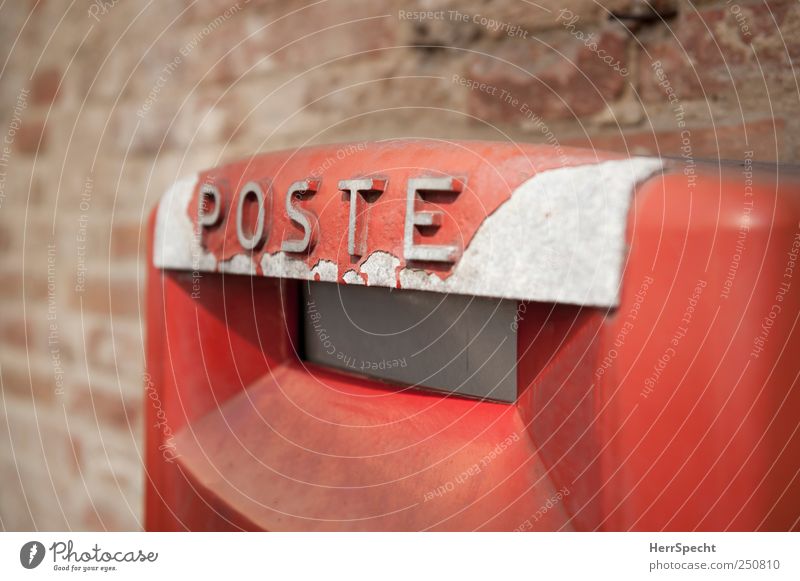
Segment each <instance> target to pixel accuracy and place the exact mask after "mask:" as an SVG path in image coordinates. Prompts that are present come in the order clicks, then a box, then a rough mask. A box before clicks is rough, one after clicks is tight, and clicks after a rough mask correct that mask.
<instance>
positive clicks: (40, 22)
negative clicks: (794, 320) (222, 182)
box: [0, 0, 800, 529]
mask: <svg viewBox="0 0 800 581" xmlns="http://www.w3.org/2000/svg"><path fill="white" fill-rule="evenodd" d="M656 3H657V4H658V5H659V10H660V11H661V12H660V14H661V16H659V15H654V14H653V13H652V12H650V11H648V10H646V9H645V7H643V5H642V4H641V3H639V2H635V1H633V0H612V1H608V0H604V1H597V2H595V1H592V0H559V1H555V0H538V2H536V3H533V2H527V1H522V0H508V1H506V2H489V1H485V2H483V1H479V0H465V1H461V2H457V1H455V0H428V1H425V2H422V1H420V2H417V3H412V2H408V3H407V2H403V1H399V2H393V1H389V0H373V1H363V2H359V1H355V0H353V1H347V0H328V1H325V2H321V3H317V4H314V5H311V6H309V7H307V8H304V4H305V3H304V2H299V1H295V2H286V1H283V2H281V1H278V0H274V1H264V0H252V1H250V2H245V1H244V0H240V2H239V3H238V4H236V3H234V2H221V1H216V0H213V1H200V2H194V3H193V2H189V1H186V2H178V1H175V2H152V3H151V2H144V1H141V2H136V1H133V0H117V1H116V2H114V1H112V0H105V2H103V1H101V0H95V1H94V2H87V3H75V5H73V6H72V7H71V8H69V9H68V10H67V6H68V3H65V2H56V1H55V0H39V1H38V2H34V1H27V2H23V1H18V2H6V3H5V4H3V6H2V8H0V66H2V69H0V99H1V100H2V103H3V108H2V110H1V111H2V124H1V125H0V133H2V137H0V139H2V143H0V188H1V189H0V250H1V251H2V254H0V276H2V279H1V280H2V284H0V377H1V378H2V400H1V401H0V406H1V409H2V411H0V424H2V425H0V526H2V528H4V529H31V528H39V529H43V528H44V529H95V528H100V529H130V528H137V527H140V526H141V514H142V510H141V507H142V490H143V472H142V468H141V461H140V458H141V456H142V454H143V450H142V421H143V419H142V418H143V406H144V405H145V401H144V399H143V397H142V396H143V388H142V384H143V379H142V374H143V350H142V338H143V334H144V328H143V326H142V316H141V315H142V311H143V306H144V304H143V299H144V297H143V295H142V293H141V290H142V286H143V285H142V282H143V280H142V275H143V264H144V263H145V261H146V260H147V259H148V258H147V256H145V255H144V253H143V248H144V240H143V238H144V236H145V228H146V217H147V215H148V212H149V211H150V209H151V208H152V207H153V205H154V204H155V202H156V200H157V199H158V197H159V195H160V194H161V193H162V192H163V191H164V190H165V188H166V187H167V186H168V185H169V184H170V183H171V182H172V181H173V180H174V179H175V178H176V177H177V176H180V175H181V174H183V173H186V172H188V171H194V170H197V169H200V168H203V167H207V166H211V165H216V164H218V163H220V162H222V161H226V160H231V159H235V158H237V157H240V156H244V155H247V154H250V153H253V152H255V151H261V150H269V149H277V148H286V147H296V146H303V145H306V144H311V143H322V142H332V141H345V140H357V141H359V140H364V139H374V138H384V137H403V136H426V137H434V138H445V139H449V138H468V139H497V140H507V139H512V140H519V141H525V142H547V141H549V142H551V143H554V144H562V145H582V146H588V147H596V148H599V149H615V150H621V151H630V152H632V153H660V154H663V155H677V156H680V155H689V156H696V157H720V156H721V157H726V158H736V159H740V158H742V157H743V156H744V155H745V152H748V151H750V152H752V155H753V157H754V159H756V160H780V161H784V162H792V161H796V160H797V159H798V156H799V155H800V149H798V148H799V147H800V131H798V129H800V115H798V113H799V112H800V111H799V109H798V83H797V78H796V77H795V75H794V71H793V69H792V62H793V61H796V59H797V58H798V56H800V9H799V8H798V4H797V2H796V1H795V0H788V1H779V0H775V1H768V2H763V1H757V0H737V1H733V0H732V1H728V2H726V1H725V0H697V1H696V2H694V4H692V3H690V2H688V1H681V2H670V1H663V2H662V1H659V2H656ZM65 10H66V11H65ZM421 10H424V11H428V12H429V13H427V14H422V15H420V14H418V13H417V11H421ZM613 15H616V16H617V17H618V18H615V17H614V16H613ZM662 16H663V18H662Z"/></svg>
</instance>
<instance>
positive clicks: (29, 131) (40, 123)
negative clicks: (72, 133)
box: [14, 118, 47, 154]
mask: <svg viewBox="0 0 800 581" xmlns="http://www.w3.org/2000/svg"><path fill="white" fill-rule="evenodd" d="M14 145H15V146H16V148H17V150H18V151H20V152H22V153H30V154H33V153H39V152H40V151H41V150H43V149H45V147H46V146H47V131H46V127H45V122H44V120H43V119H28V118H25V119H23V121H22V126H21V127H20V128H19V131H17V134H16V136H15V137H14Z"/></svg>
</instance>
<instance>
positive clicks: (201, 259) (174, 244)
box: [153, 174, 217, 272]
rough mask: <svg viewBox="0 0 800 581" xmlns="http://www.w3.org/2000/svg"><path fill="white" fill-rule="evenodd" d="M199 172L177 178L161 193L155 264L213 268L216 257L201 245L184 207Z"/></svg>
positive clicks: (175, 266) (191, 268)
mask: <svg viewBox="0 0 800 581" xmlns="http://www.w3.org/2000/svg"><path fill="white" fill-rule="evenodd" d="M197 179H198V176H197V175H196V174H195V175H191V176H186V177H183V178H181V179H179V180H178V181H176V182H175V183H174V184H172V186H171V187H170V188H169V190H167V193H166V194H164V197H163V198H162V199H161V202H160V203H159V205H158V210H157V212H156V230H155V239H154V241H153V264H154V265H155V266H156V267H157V268H175V269H181V270H198V271H203V272H206V271H213V270H215V269H216V266H217V259H216V258H215V257H214V255H213V254H211V253H210V252H206V251H205V250H204V249H203V247H202V246H201V245H200V241H199V240H198V239H197V236H196V233H195V231H194V224H192V220H191V219H190V218H189V214H188V213H187V209H188V207H189V203H190V202H191V199H192V194H193V193H194V189H195V187H196V186H197Z"/></svg>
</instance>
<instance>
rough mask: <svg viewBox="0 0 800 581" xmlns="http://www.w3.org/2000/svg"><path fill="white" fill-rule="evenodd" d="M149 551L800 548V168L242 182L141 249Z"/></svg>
mask: <svg viewBox="0 0 800 581" xmlns="http://www.w3.org/2000/svg"><path fill="white" fill-rule="evenodd" d="M149 251H150V256H151V261H150V264H149V270H148V304H147V309H148V314H147V324H148V330H147V332H148V348H147V349H148V351H147V382H146V390H147V396H148V397H147V398H146V401H147V430H146V434H147V457H146V465H147V496H146V502H147V506H146V526H147V528H148V529H150V530H186V529H190V530H239V529H245V530H273V531H293V530H517V531H527V530H796V529H798V528H799V527H800V479H799V478H798V476H800V434H798V429H799V428H800V394H799V391H800V388H799V387H798V386H797V378H798V376H799V375H800V360H798V358H797V357H796V356H795V354H796V353H798V350H800V331H798V330H797V322H798V316H799V315H800V308H798V306H799V305H800V280H799V279H798V277H800V272H798V270H797V268H798V267H797V259H798V253H800V177H799V176H798V173H797V171H796V170H795V169H794V168H790V167H787V166H775V165H769V166H767V165H760V164H757V163H753V162H752V161H751V160H745V161H744V162H742V163H738V162H730V163H728V162H725V163H720V162H695V161H692V162H691V163H688V162H687V161H686V160H670V159H659V158H647V157H624V156H620V155H616V154H610V153H608V154H606V153H599V152H596V151H587V150H579V149H575V150H570V149H562V148H553V147H550V146H540V145H521V144H512V143H490V142H444V141H428V140H390V141H383V142H374V143H372V142H370V143H358V144H344V145H328V146H320V147H311V148H304V149H300V150H294V151H285V152H277V153H267V154H263V155H257V156H254V157H252V158H248V159H245V160H242V161H240V162H236V163H231V164H228V165H224V166H221V167H218V168H214V169H211V170H207V171H203V172H200V173H198V174H196V175H190V176H187V177H185V178H183V179H180V180H178V181H177V182H176V183H175V184H174V185H173V186H172V187H171V188H170V190H169V191H168V192H166V194H165V195H164V197H163V198H162V200H161V201H160V203H159V205H158V207H157V208H156V209H155V211H154V212H153V215H152V219H151V228H150V245H149Z"/></svg>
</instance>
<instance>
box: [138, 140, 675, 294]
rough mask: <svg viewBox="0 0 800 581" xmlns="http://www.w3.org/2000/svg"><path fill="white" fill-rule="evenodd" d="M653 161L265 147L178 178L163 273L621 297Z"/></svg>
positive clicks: (510, 151) (165, 233) (471, 147)
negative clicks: (628, 240)
mask: <svg viewBox="0 0 800 581" xmlns="http://www.w3.org/2000/svg"><path fill="white" fill-rule="evenodd" d="M662 165H663V164H662V161H661V160H659V159H655V158H641V157H635V158H625V157H621V156H617V155H614V154H605V153H598V152H594V151H587V150H578V149H569V148H561V147H552V146H542V145H521V144H515V143H492V142H451V141H433V140H389V141H379V142H362V143H349V144H339V145H326V146H319V147H309V148H304V149H298V150H292V151H282V152H276V153H267V154H263V155H258V156H254V157H252V158H248V159H245V160H242V161H239V162H235V163H232V164H229V165H224V166H221V167H218V168H215V169H211V170H207V171H204V172H200V173H199V174H196V175H192V176H188V177H186V178H184V179H181V180H178V181H177V182H176V183H175V184H174V185H173V186H172V187H171V188H170V189H169V191H168V192H167V193H166V195H165V196H164V197H163V198H162V200H161V202H160V204H159V206H158V209H157V213H156V227H155V241H154V257H153V259H154V262H155V265H156V266H157V267H159V268H163V269H179V270H192V271H203V272H225V273H234V274H247V275H260V276H272V277H285V278H294V279H303V280H321V281H329V282H337V283H340V284H362V285H368V286H382V287H390V288H409V289H417V290H426V291H436V292H444V293H458V294H467V295H478V296H489V297H499V298H510V299H520V300H534V301H546V302H565V303H572V304H580V305H594V306H605V307H610V306H615V305H616V304H617V300H618V292H619V285H620V279H621V272H622V267H623V261H624V258H625V249H626V247H625V229H626V224H627V216H628V209H629V206H630V202H631V199H632V195H633V192H634V190H635V187H636V185H637V183H639V182H640V181H642V180H645V179H647V178H648V177H650V176H651V175H653V174H654V173H657V172H659V171H660V170H661V169H662Z"/></svg>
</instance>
